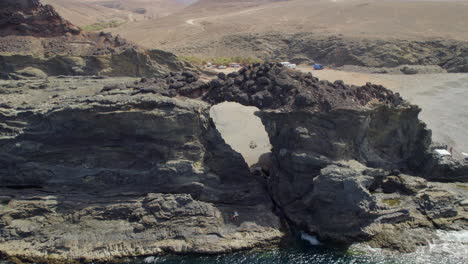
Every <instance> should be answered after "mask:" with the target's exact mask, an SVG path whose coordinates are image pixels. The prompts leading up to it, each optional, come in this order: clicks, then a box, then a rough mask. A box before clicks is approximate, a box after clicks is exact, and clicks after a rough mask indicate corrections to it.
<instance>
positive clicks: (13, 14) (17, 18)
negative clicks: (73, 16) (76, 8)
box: [0, 0, 80, 37]
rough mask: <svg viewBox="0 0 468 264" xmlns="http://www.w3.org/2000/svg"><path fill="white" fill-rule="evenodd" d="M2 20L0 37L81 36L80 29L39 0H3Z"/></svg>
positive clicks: (0, 16)
mask: <svg viewBox="0 0 468 264" xmlns="http://www.w3.org/2000/svg"><path fill="white" fill-rule="evenodd" d="M0 18H1V19H0V37H3V36H8V35H20V36H37V37H57V36H63V35H65V34H66V33H71V34H75V35H76V34H80V29H79V28H78V27H76V26H74V25H73V24H71V23H70V22H68V21H66V20H65V19H63V18H62V17H61V16H60V15H59V14H58V13H57V12H56V11H55V9H54V8H53V7H52V6H50V5H42V4H41V3H40V1H39V0H2V1H1V2H0Z"/></svg>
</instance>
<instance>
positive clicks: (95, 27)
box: [82, 20, 125, 31]
mask: <svg viewBox="0 0 468 264" xmlns="http://www.w3.org/2000/svg"><path fill="white" fill-rule="evenodd" d="M124 23H125V21H118V20H112V21H101V22H97V23H94V24H91V25H87V26H84V27H82V29H83V30H85V31H100V30H103V29H106V28H116V27H119V26H121V25H123V24H124Z"/></svg>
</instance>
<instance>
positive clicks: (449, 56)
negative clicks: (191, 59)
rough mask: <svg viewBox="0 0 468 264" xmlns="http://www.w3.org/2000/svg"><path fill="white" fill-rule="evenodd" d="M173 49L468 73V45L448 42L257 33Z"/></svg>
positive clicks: (325, 62)
mask: <svg viewBox="0 0 468 264" xmlns="http://www.w3.org/2000/svg"><path fill="white" fill-rule="evenodd" d="M171 51H174V52H176V53H177V54H183V55H191V56H193V55H194V54H198V55H199V56H209V57H216V56H225V54H226V53H227V54H236V55H242V56H255V57H258V58H261V59H264V60H274V61H291V62H293V63H298V64H300V63H313V62H318V63H322V64H325V65H331V66H335V67H340V66H343V65H356V66H364V67H376V68H382V67H398V66H402V65H437V66H440V67H442V68H443V69H445V70H447V71H448V72H468V43H467V42H463V41H456V40H446V39H438V40H432V39H431V40H417V41H416V40H399V39H388V40H379V39H362V38H349V37H341V36H321V35H316V34H314V33H307V32H303V33H296V34H284V33H261V34H260V33H257V34H236V35H230V36H225V37H223V38H221V39H219V40H218V41H210V42H206V43H204V42H199V43H196V44H194V43H191V44H190V46H182V47H175V48H173V49H171ZM375 71H376V72H382V70H379V69H375ZM383 71H384V72H387V71H390V70H387V69H384V70H383ZM398 71H400V69H398ZM401 71H402V72H403V73H404V72H406V73H414V72H415V68H414V67H409V66H407V68H406V69H405V68H404V67H402V68H401ZM421 72H424V70H422V71H421Z"/></svg>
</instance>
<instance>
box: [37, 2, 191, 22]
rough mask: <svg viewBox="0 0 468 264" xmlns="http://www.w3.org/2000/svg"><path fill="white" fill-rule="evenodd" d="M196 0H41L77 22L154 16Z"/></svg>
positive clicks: (174, 10) (135, 19) (146, 18)
mask: <svg viewBox="0 0 468 264" xmlns="http://www.w3.org/2000/svg"><path fill="white" fill-rule="evenodd" d="M194 1H196V0H111V1H105V0H44V1H43V2H44V3H46V4H50V5H52V6H54V7H55V8H56V9H57V10H58V11H59V13H60V14H61V15H62V16H63V17H64V18H65V19H68V20H70V21H71V22H72V23H74V24H75V25H78V26H87V25H91V24H94V23H98V22H105V21H112V20H118V21H122V22H125V23H127V22H134V21H139V20H148V19H156V18H160V17H164V16H168V15H170V14H173V13H175V12H177V11H180V10H181V9H183V8H184V7H186V6H187V5H189V4H191V3H192V2H194Z"/></svg>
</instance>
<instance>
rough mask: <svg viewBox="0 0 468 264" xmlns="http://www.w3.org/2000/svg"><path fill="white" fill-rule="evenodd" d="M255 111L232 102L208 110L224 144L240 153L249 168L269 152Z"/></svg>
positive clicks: (263, 129) (267, 140)
mask: <svg viewBox="0 0 468 264" xmlns="http://www.w3.org/2000/svg"><path fill="white" fill-rule="evenodd" d="M256 111H258V108H256V107H251V106H250V107H247V106H243V105H241V104H238V103H232V102H225V103H221V104H218V105H215V106H213V107H212V108H211V110H210V116H211V118H212V119H213V121H214V122H215V125H216V128H217V129H218V131H219V132H220V133H221V135H222V137H223V138H224V140H225V141H226V143H227V144H229V145H230V146H231V147H232V148H233V149H234V150H235V151H237V152H238V153H240V154H241V155H242V156H243V157H244V159H245V161H246V162H247V164H248V165H249V166H251V165H253V164H255V163H257V162H258V158H259V157H260V155H262V154H264V153H267V152H270V150H271V145H270V141H269V139H268V134H267V133H266V131H265V127H264V126H263V124H262V121H261V120H260V118H259V117H257V116H256V115H255V114H254V113H255V112H256Z"/></svg>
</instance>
